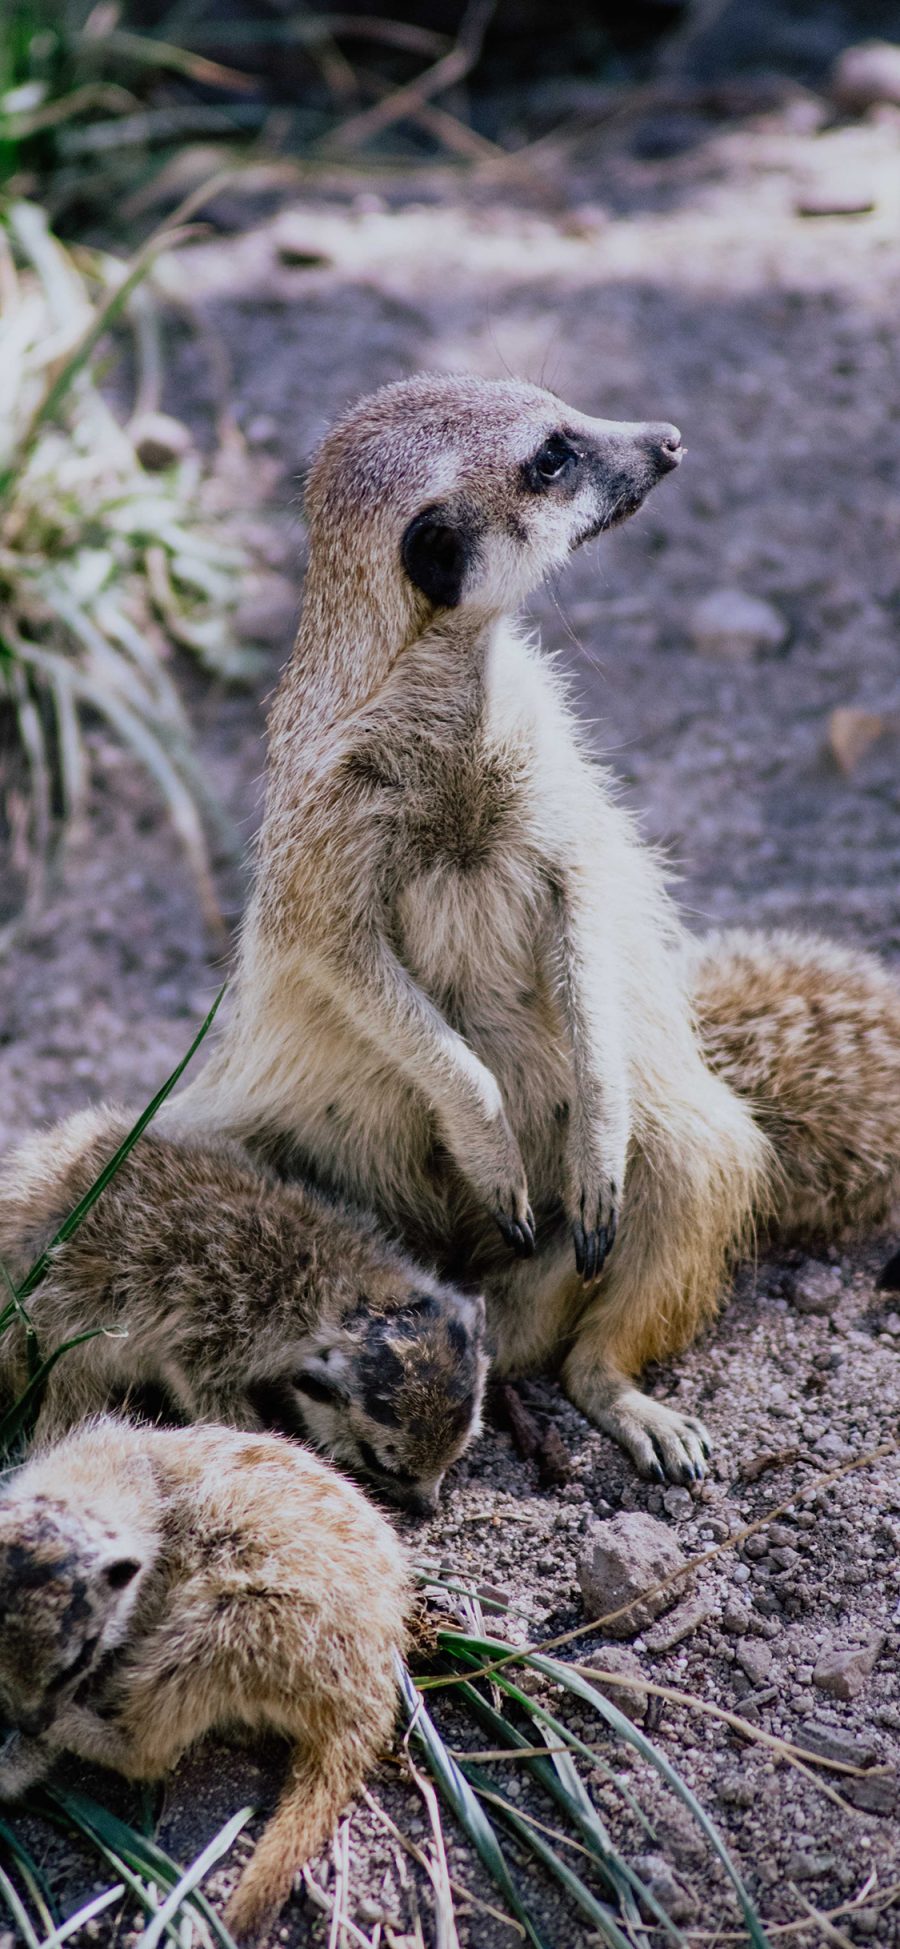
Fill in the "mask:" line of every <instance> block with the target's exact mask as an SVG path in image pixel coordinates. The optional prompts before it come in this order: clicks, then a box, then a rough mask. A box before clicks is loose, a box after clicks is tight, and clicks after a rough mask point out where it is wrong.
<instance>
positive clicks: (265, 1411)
mask: <svg viewBox="0 0 900 1949" xmlns="http://www.w3.org/2000/svg"><path fill="white" fill-rule="evenodd" d="M132 1122H133V1118H132V1117H130V1116H129V1115H128V1113H127V1112H126V1111H124V1110H120V1109H115V1108H112V1107H110V1106H106V1107H101V1108H99V1109H96V1110H91V1111H87V1112H82V1113H79V1114H77V1115H75V1116H74V1117H70V1118H69V1119H68V1120H67V1121H66V1122H64V1123H63V1124H61V1125H58V1126H57V1127H56V1128H55V1129H53V1130H50V1131H47V1132H44V1133H42V1134H41V1135H39V1136H37V1137H32V1138H31V1139H30V1140H29V1141H28V1142H27V1143H26V1144H25V1145H24V1146H22V1148H21V1149H20V1150H19V1151H18V1152H15V1153H13V1155H12V1156H11V1157H9V1158H8V1159H7V1160H6V1162H5V1164H4V1166H3V1168H2V1170H0V1260H2V1261H3V1262H4V1263H5V1265H6V1267H7V1270H8V1271H9V1272H10V1273H11V1275H12V1276H13V1277H16V1278H17V1277H21V1275H22V1274H23V1273H24V1272H25V1271H26V1270H27V1268H28V1266H29V1265H30V1264H31V1263H32V1262H33V1261H34V1259H36V1258H37V1256H38V1254H39V1253H40V1252H41V1251H43V1250H44V1249H45V1248H46V1247H47V1245H48V1244H49V1243H50V1241H51V1240H52V1238H53V1237H54V1235H55V1233H56V1231H57V1230H58V1227H59V1225H60V1223H61V1221H62V1220H63V1218H65V1217H66V1215H67V1214H68V1212H69V1211H71V1210H72V1209H73V1207H74V1206H75V1205H76V1204H77V1203H78V1201H79V1200H80V1198H81V1197H82V1196H83V1194H84V1193H85V1192H86V1191H87V1190H88V1188H89V1186H90V1185H91V1184H92V1183H93V1181H94V1180H95V1178H96V1177H97V1176H98V1174H99V1172H100V1170H101V1169H102V1167H103V1165H104V1164H105V1163H106V1162H107V1161H108V1159H109V1158H110V1157H111V1156H112V1154H113V1153H114V1151H115V1150H116V1148H117V1146H118V1144H119V1143H120V1142H121V1140H122V1138H123V1137H124V1136H125V1135H126V1133H127V1131H128V1129H129V1128H130V1125H131V1123H132ZM28 1304H29V1311H30V1314H31V1318H32V1320H33V1322H34V1324H35V1327H36V1329H37V1332H38V1338H39V1341H40V1344H41V1346H42V1348H43V1349H44V1350H45V1351H47V1352H49V1351H50V1350H51V1348H52V1347H54V1346H57V1345H59V1344H60V1343H61V1342H62V1341H63V1340H68V1339H71V1338H72V1337H73V1336H74V1335H76V1334H80V1333H84V1332H85V1331H90V1330H91V1329H94V1330H95V1337H94V1338H92V1339H89V1340H86V1341H83V1342H82V1343H81V1344H80V1345H79V1346H75V1347H72V1348H71V1349H70V1350H69V1352H68V1353H67V1354H66V1356H65V1358H64V1359H62V1360H60V1361H58V1362H57V1364H56V1366H55V1367H54V1369H53V1371H52V1373H51V1374H50V1376H49V1380H48V1383H47V1388H46V1393H45V1395H44V1400H43V1404H42V1408H41V1413H40V1417H39V1422H38V1432H39V1434H40V1435H41V1436H42V1437H43V1438H45V1439H46V1438H49V1437H50V1436H51V1435H54V1434H60V1433H63V1432H65V1431H66V1430H67V1429H69V1428H71V1427H73V1426H75V1425H76V1424H77V1422H78V1421H79V1420H81V1419H83V1418H84V1416H85V1415H88V1414H91V1413H94V1414H96V1413H99V1412H102V1411H103V1410H104V1409H105V1408H107V1407H110V1406H112V1405H113V1404H114V1403H118V1404H120V1405H124V1406H126V1407H129V1406H130V1407H131V1408H132V1410H134V1409H136V1408H137V1407H139V1406H141V1405H143V1407H144V1409H145V1411H148V1410H149V1411H150V1412H151V1413H152V1412H157V1413H161V1414H162V1415H163V1416H164V1417H165V1416H166V1415H167V1416H168V1417H169V1418H170V1419H171V1418H173V1417H174V1418H175V1419H180V1420H184V1421H223V1422H226V1423H228V1424H230V1425H232V1426H236V1427H243V1428H262V1427H270V1428H273V1429H274V1430H275V1431H277V1432H283V1433H286V1434H290V1435H293V1436H294V1437H296V1438H298V1439H300V1440H306V1441H310V1442H311V1443H312V1444H313V1445H314V1446H315V1447H316V1448H318V1449H320V1450H321V1451H322V1452H323V1453H324V1454H326V1455H328V1456H330V1457H331V1458H332V1459H333V1460H335V1461H337V1462H339V1463H340V1464H341V1465H342V1466H343V1467H345V1468H348V1469H350V1470H351V1471H353V1472H354V1473H356V1474H358V1475H360V1476H361V1477H364V1478H365V1479H366V1480H368V1481H369V1482H371V1483H372V1485H373V1486H374V1487H375V1488H376V1490H377V1491H378V1492H379V1493H380V1494H383V1495H385V1496H387V1497H388V1498H389V1499H390V1500H392V1501H394V1502H397V1503H399V1504H401V1505H402V1506H403V1507H404V1508H406V1509H407V1510H409V1511H410V1512H411V1513H416V1514H419V1515H424V1514H427V1513H431V1512H432V1511H433V1509H434V1507H435V1506H436V1502H437V1496H438V1492H439V1489H440V1485H441V1481H442V1479H443V1476H444V1474H445V1472H446V1470H447V1468H448V1467H449V1466H450V1465H451V1463H452V1462H454V1461H456V1460H458V1459H459V1457H460V1456H461V1455H462V1454H463V1452H464V1451H465V1449H466V1448H467V1447H468V1445H469V1443H470V1442H471V1440H472V1439H473V1438H474V1436H475V1435H476V1434H477V1433H478V1430H479V1427H480V1415H481V1403H482V1396H483V1392H484V1381H485V1374H486V1370H487V1356H486V1352H485V1346H484V1306H483V1301H482V1300H481V1298H480V1296H479V1295H477V1294H475V1295H470V1294H464V1293H461V1292H458V1291H456V1290H455V1289H454V1288H453V1287H451V1286H450V1285H448V1284H447V1283H446V1282H441V1281H439V1280H437V1279H435V1278H433V1277H432V1276H431V1275H430V1274H429V1273H428V1272H426V1271H425V1270H424V1269H423V1268H422V1267H421V1266H419V1265H415V1264H413V1263H412V1262H411V1261H410V1259H409V1258H408V1257H407V1256H406V1254H404V1253H403V1252H401V1251H399V1250H398V1249H397V1248H396V1247H395V1246H393V1245H391V1244H390V1243H389V1241H388V1240H387V1239H386V1238H385V1237H384V1236H382V1235H380V1234H379V1232H378V1230H377V1228H376V1226H375V1224H374V1222H373V1220H372V1219H371V1218H365V1217H362V1216H359V1215H357V1214H355V1213H353V1212H351V1211H349V1210H348V1209H346V1208H344V1209H342V1210H339V1209H337V1208H336V1206H335V1205H334V1204H333V1203H332V1202H330V1201H329V1200H328V1199H326V1198H325V1197H323V1196H321V1195H319V1194H318V1193H316V1192H315V1191H313V1190H311V1189H310V1188H308V1187H307V1186H305V1185H302V1184H299V1183H295V1184H290V1185H287V1184H282V1183H279V1182H278V1180H277V1179H276V1178H275V1177H274V1176H273V1174H272V1173H271V1172H270V1171H268V1170H265V1169H264V1168H263V1167H262V1166H261V1165H260V1164H258V1163H255V1162H254V1161H253V1160H252V1159H251V1158H250V1157H249V1156H248V1154H247V1153H246V1152H245V1151H244V1150H242V1149H241V1147H240V1146H239V1145H237V1144H235V1143H228V1142H218V1143H213V1142H211V1141H210V1142H205V1143H199V1142H196V1141H191V1140H189V1139H185V1140H184V1141H173V1140H171V1139H167V1138H164V1137H159V1136H157V1135H156V1134H155V1133H154V1132H153V1131H152V1130H149V1131H146V1132H145V1133H144V1135H143V1136H142V1138H141V1139H140V1141H139V1143H138V1144H137V1146H136V1147H135V1149H134V1150H133V1151H132V1152H131V1153H130V1155H129V1157H128V1158H127V1159H126V1160H125V1162H124V1164H123V1165H122V1166H121V1168H120V1170H119V1172H118V1173H117V1174H116V1176H115V1177H114V1178H113V1179H112V1181H111V1182H110V1183H109V1184H108V1185H107V1187H106V1189H105V1190H104V1192H103V1193H102V1195H101V1197H100V1198H99V1199H98V1201H97V1202H96V1204H95V1205H94V1206H93V1207H92V1209H91V1210H90V1211H89V1212H88V1214H87V1216H86V1217H85V1219H84V1220H83V1221H82V1224H81V1226H80V1227H79V1229H78V1230H77V1231H76V1232H75V1234H74V1235H73V1237H72V1238H70V1239H69V1240H68V1241H67V1242H66V1243H65V1244H64V1245H62V1246H60V1247H58V1248H57V1249H56V1250H55V1252H54V1253H53V1256H52V1262H51V1265H50V1268H49V1270H48V1272H47V1274H46V1276H45V1278H44V1279H43V1281H42V1282H41V1284H40V1285H39V1286H38V1287H37V1288H36V1290H35V1292H34V1293H33V1294H32V1296H31V1298H30V1300H29V1302H28ZM26 1380H27V1362H26V1348H25V1341H24V1336H23V1335H22V1333H21V1332H19V1331H17V1330H16V1329H15V1328H11V1329H10V1330H9V1331H8V1332H7V1333H6V1334H5V1335H4V1336H3V1337H2V1339H0V1388H2V1389H3V1390H4V1391H5V1392H6V1393H7V1394H8V1395H9V1396H11V1397H14V1396H15V1395H16V1394H17V1393H18V1392H20V1391H21V1389H22V1387H23V1386H24V1385H25V1383H26Z"/></svg>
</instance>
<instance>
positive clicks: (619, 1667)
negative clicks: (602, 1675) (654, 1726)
mask: <svg viewBox="0 0 900 1949" xmlns="http://www.w3.org/2000/svg"><path fill="white" fill-rule="evenodd" d="M591 1663H592V1665H595V1666H596V1668H597V1670H598V1671H609V1672H621V1673H622V1676H623V1677H624V1678H629V1679H635V1680H636V1681H639V1680H641V1679H642V1678H643V1677H644V1669H643V1666H642V1664H641V1661H640V1659H639V1657H638V1655H637V1652H636V1651H632V1650H631V1647H630V1646H629V1645H625V1644H604V1645H601V1646H600V1650H599V1651H595V1652H593V1653H592V1654H591ZM594 1683H595V1684H596V1686H597V1690H598V1692H602V1693H603V1696H604V1698H607V1699H609V1702H610V1704H611V1705H617V1706H618V1708H619V1711H620V1712H624V1713H625V1714H626V1716H627V1717H628V1718H629V1719H632V1720H633V1721H634V1724H635V1725H636V1726H640V1725H643V1722H644V1718H645V1716H646V1712H647V1700H648V1697H649V1694H648V1692H647V1690H646V1687H645V1686H644V1685H641V1684H640V1683H635V1684H634V1685H607V1684H606V1683H605V1681H604V1680H602V1679H596V1680H594Z"/></svg>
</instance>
